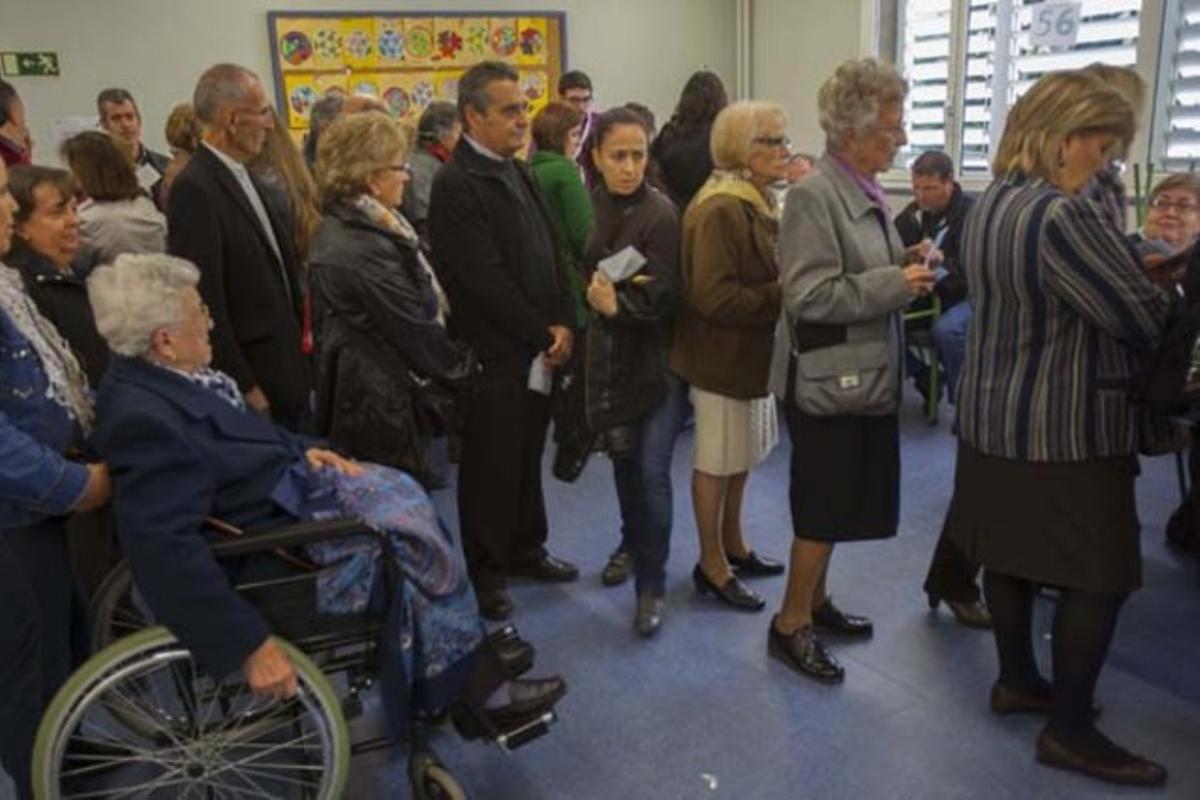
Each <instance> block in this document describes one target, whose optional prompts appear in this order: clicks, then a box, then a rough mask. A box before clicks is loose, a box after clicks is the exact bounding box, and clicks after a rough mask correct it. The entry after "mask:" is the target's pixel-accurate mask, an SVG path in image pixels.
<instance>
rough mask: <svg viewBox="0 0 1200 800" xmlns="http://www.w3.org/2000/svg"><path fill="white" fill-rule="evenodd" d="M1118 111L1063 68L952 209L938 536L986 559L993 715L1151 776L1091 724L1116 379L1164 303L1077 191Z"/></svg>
mask: <svg viewBox="0 0 1200 800" xmlns="http://www.w3.org/2000/svg"><path fill="white" fill-rule="evenodd" d="M1134 130H1135V124H1134V112H1133V109H1132V108H1131V107H1130V105H1129V103H1128V102H1127V101H1126V100H1125V99H1124V98H1123V97H1122V96H1121V95H1120V94H1119V93H1117V92H1116V91H1114V90H1113V89H1112V88H1110V87H1109V86H1107V85H1105V84H1104V83H1103V82H1101V81H1099V80H1098V79H1096V78H1095V77H1093V76H1090V75H1086V74H1083V73H1079V72H1064V73H1052V74H1049V75H1046V76H1044V77H1043V78H1041V79H1040V80H1039V81H1038V82H1037V83H1036V84H1035V85H1034V86H1033V87H1032V88H1031V89H1030V90H1029V91H1028V92H1027V93H1026V94H1025V95H1024V96H1023V97H1022V98H1021V99H1020V100H1019V101H1018V102H1017V103H1016V104H1015V105H1014V106H1013V108H1012V111H1011V112H1010V114H1009V117H1008V121H1007V124H1006V126H1005V130H1004V136H1003V138H1002V140H1001V142H1000V145H999V148H998V151H997V153H996V156H995V161H994V163H993V165H992V167H993V172H994V173H995V176H996V179H995V181H994V182H993V183H992V185H991V186H990V187H988V189H987V190H986V191H985V192H984V193H983V194H982V195H981V196H980V198H979V200H978V202H977V203H976V205H975V207H974V209H973V210H972V211H971V213H970V215H969V216H968V217H967V219H966V223H965V231H964V243H963V251H962V261H963V265H964V269H965V271H966V275H967V285H968V286H970V287H971V299H972V301H973V303H974V308H975V319H974V321H973V323H972V326H971V331H970V334H969V338H968V343H967V353H966V363H965V365H964V369H963V375H962V384H961V389H960V395H959V401H958V415H959V416H958V429H959V450H958V465H957V473H956V476H955V487H954V500H953V503H952V504H951V509H950V513H949V517H948V522H947V525H948V531H949V534H950V536H951V537H952V538H953V539H954V540H955V541H956V542H957V543H958V544H959V545H960V546H961V547H962V548H963V549H964V551H965V552H966V553H967V554H969V555H970V556H972V557H973V558H974V559H976V560H978V561H979V562H980V563H982V564H983V565H984V567H985V569H986V572H985V575H984V592H985V594H986V597H987V602H988V606H989V608H990V610H991V612H992V618H993V621H994V624H995V636H996V646H997V650H998V652H999V658H1000V677H999V680H998V681H997V682H996V684H995V685H994V686H993V688H992V694H991V707H992V710H993V711H995V712H997V713H1006V712H1043V713H1045V712H1048V713H1049V714H1050V721H1049V724H1048V725H1047V726H1046V727H1045V729H1044V730H1043V731H1042V733H1041V736H1040V737H1039V739H1038V743H1037V756H1038V760H1039V761H1042V762H1043V763H1047V764H1050V765H1053V766H1057V767H1061V768H1065V769H1072V770H1076V771H1079V772H1083V773H1086V774H1089V775H1092V776H1094V777H1098V778H1101V779H1103V780H1110V781H1116V782H1121V783H1136V784H1160V783H1162V782H1163V781H1165V779H1166V770H1165V769H1164V768H1163V767H1162V766H1160V765H1158V764H1155V763H1153V762H1151V761H1148V760H1145V759H1143V758H1140V757H1138V756H1134V755H1132V754H1131V753H1129V752H1127V751H1125V750H1123V749H1122V748H1120V747H1118V746H1117V745H1116V744H1114V743H1113V742H1111V741H1110V740H1108V739H1107V738H1106V737H1105V736H1104V735H1103V734H1101V733H1100V732H1099V731H1098V730H1097V729H1096V728H1095V726H1094V724H1093V720H1094V711H1093V708H1092V694H1093V691H1094V688H1095V685H1096V679H1097V677H1098V676H1099V674H1100V670H1101V668H1102V667H1103V665H1104V660H1105V657H1106V655H1107V653H1108V648H1109V644H1110V643H1111V641H1112V634H1113V630H1114V628H1115V626H1116V622H1117V615H1118V613H1119V612H1120V609H1121V606H1122V603H1123V602H1124V600H1125V598H1126V597H1127V596H1128V595H1129V593H1130V592H1132V591H1133V590H1134V589H1136V588H1138V586H1139V585H1140V583H1141V555H1140V549H1139V539H1138V535H1139V526H1138V519H1137V509H1136V507H1135V501H1134V489H1133V483H1134V477H1135V475H1136V474H1137V469H1138V467H1137V460H1136V453H1137V447H1138V440H1137V431H1138V425H1137V415H1138V409H1137V407H1136V406H1135V405H1134V404H1133V403H1132V402H1131V399H1130V388H1131V383H1132V381H1133V378H1134V376H1135V375H1137V373H1138V371H1139V368H1140V366H1141V364H1142V361H1143V359H1144V357H1145V356H1146V354H1147V353H1149V352H1150V351H1151V350H1152V348H1153V347H1154V345H1155V343H1156V341H1157V339H1158V338H1159V336H1160V333H1161V330H1162V328H1163V325H1164V323H1165V320H1166V317H1167V312H1168V306H1169V299H1168V297H1167V295H1166V294H1165V293H1163V292H1162V291H1160V290H1159V289H1158V288H1157V287H1155V286H1154V285H1153V284H1152V283H1151V282H1150V280H1149V279H1148V278H1147V277H1146V275H1145V274H1144V270H1143V266H1142V264H1141V262H1140V260H1139V258H1138V256H1137V254H1136V253H1135V252H1134V251H1133V250H1132V249H1131V248H1130V247H1129V246H1128V245H1127V244H1126V242H1125V241H1124V238H1123V237H1122V236H1121V233H1120V231H1118V230H1117V229H1116V228H1115V227H1114V225H1113V222H1112V221H1111V220H1110V219H1109V217H1108V216H1106V215H1105V213H1104V212H1103V210H1102V209H1101V208H1100V207H1099V206H1098V205H1096V204H1095V203H1094V202H1092V201H1091V200H1088V199H1087V198H1085V197H1083V196H1081V195H1080V194H1079V192H1080V189H1082V188H1083V187H1084V185H1085V184H1087V183H1088V182H1089V181H1090V180H1091V178H1092V176H1093V175H1094V174H1095V172H1096V171H1097V170H1098V169H1100V168H1101V167H1103V166H1104V165H1105V164H1106V163H1108V159H1109V158H1110V157H1112V156H1113V155H1114V154H1119V153H1121V152H1122V151H1124V149H1125V148H1126V147H1127V146H1128V144H1129V141H1130V140H1131V139H1132V138H1133V134H1134ZM1039 585H1046V586H1054V587H1057V588H1058V589H1059V590H1060V594H1059V600H1058V608H1057V611H1056V612H1055V618H1054V640H1053V663H1054V674H1053V682H1049V681H1047V680H1046V679H1044V678H1043V677H1042V676H1041V675H1040V674H1039V673H1038V668H1037V664H1036V661H1035V659H1034V653H1033V644H1032V636H1031V622H1032V610H1033V597H1034V590H1035V588H1036V587H1037V586H1039Z"/></svg>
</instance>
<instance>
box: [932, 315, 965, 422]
mask: <svg viewBox="0 0 1200 800" xmlns="http://www.w3.org/2000/svg"><path fill="white" fill-rule="evenodd" d="M972 316H973V312H972V311H971V304H970V303H969V302H967V301H966V300H963V301H961V302H958V303H955V304H954V305H952V306H950V308H948V309H946V310H945V311H943V312H942V315H941V316H940V317H938V319H937V322H935V323H934V324H933V343H934V346H936V347H937V350H938V357H939V358H940V359H941V362H942V366H943V367H945V369H946V396H947V397H949V398H950V402H951V403H953V402H954V400H955V397H957V395H956V393H955V390H956V389H957V388H958V376H959V373H961V372H962V365H963V357H964V356H965V355H966V352H967V329H968V328H969V327H970V326H971V317H972Z"/></svg>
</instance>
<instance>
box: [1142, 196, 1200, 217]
mask: <svg viewBox="0 0 1200 800" xmlns="http://www.w3.org/2000/svg"><path fill="white" fill-rule="evenodd" d="M1150 207H1151V208H1155V209H1158V210H1159V211H1169V210H1171V209H1174V210H1176V211H1178V212H1179V213H1180V214H1188V213H1191V212H1193V211H1197V210H1200V206H1198V205H1196V204H1195V203H1189V202H1187V201H1186V200H1181V201H1179V202H1176V201H1174V200H1171V199H1170V198H1168V197H1156V198H1154V199H1153V200H1151V201H1150Z"/></svg>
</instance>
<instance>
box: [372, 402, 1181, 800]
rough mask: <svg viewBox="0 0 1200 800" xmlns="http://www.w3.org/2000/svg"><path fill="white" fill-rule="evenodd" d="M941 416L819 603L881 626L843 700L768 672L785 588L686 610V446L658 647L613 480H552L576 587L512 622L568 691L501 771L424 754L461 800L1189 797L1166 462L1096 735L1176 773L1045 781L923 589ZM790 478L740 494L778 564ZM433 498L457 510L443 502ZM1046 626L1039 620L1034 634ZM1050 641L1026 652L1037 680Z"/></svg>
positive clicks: (380, 768) (908, 446) (379, 757)
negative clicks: (881, 515) (627, 562)
mask: <svg viewBox="0 0 1200 800" xmlns="http://www.w3.org/2000/svg"><path fill="white" fill-rule="evenodd" d="M950 413H952V412H949V411H946V410H945V408H944V409H943V420H942V422H941V423H940V424H939V425H938V426H937V427H933V428H931V427H929V426H928V425H926V423H925V422H924V420H923V419H921V417H920V416H919V413H918V407H917V400H916V398H915V397H914V398H911V399H910V401H909V403H908V405H907V406H906V408H905V409H904V414H903V417H902V438H903V489H902V491H903V494H902V498H903V505H902V516H901V526H900V533H899V536H897V537H896V538H895V539H893V540H890V541H886V542H874V543H863V544H851V545H846V546H844V547H841V548H839V549H838V550H837V551H836V552H835V555H834V561H833V565H832V571H831V576H830V587H831V591H832V592H833V594H834V595H835V597H836V599H837V601H838V603H839V604H840V605H841V606H843V607H844V608H845V609H847V610H851V611H854V612H858V613H864V614H868V615H870V616H871V617H872V618H873V619H874V621H875V630H876V633H875V636H874V638H873V639H871V640H870V641H867V642H862V643H854V644H844V645H835V647H836V654H837V655H838V657H839V658H840V659H841V660H842V661H843V663H844V664H845V666H846V672H847V676H846V682H845V684H844V685H841V686H835V687H826V686H822V685H818V684H816V683H813V682H811V681H808V680H805V679H803V678H801V677H798V676H797V675H796V674H794V673H793V672H791V671H789V670H788V669H787V668H785V667H784V666H783V665H782V664H780V663H778V662H776V661H774V660H770V659H768V658H767V655H766V632H767V624H768V621H769V618H770V610H771V609H772V608H773V607H776V606H778V603H779V601H780V598H781V597H782V595H783V589H784V579H783V578H767V579H759V580H757V581H755V583H754V588H756V589H757V590H759V591H761V592H762V593H763V594H764V595H765V596H766V598H767V600H768V608H767V610H766V611H764V612H762V613H759V614H743V613H737V612H734V611H729V610H725V609H724V608H722V607H718V606H717V605H716V603H715V601H713V600H712V599H711V598H700V597H698V596H697V595H696V593H695V591H694V590H693V588H692V584H691V580H690V576H689V573H690V571H691V568H692V565H693V564H694V563H695V561H696V556H697V552H698V546H697V542H696V533H695V523H694V521H693V518H692V512H691V502H690V493H689V476H690V464H691V462H690V459H691V449H692V441H691V434H690V433H688V434H685V436H684V437H682V438H681V439H680V442H679V445H678V451H677V453H676V458H675V479H676V485H675V530H674V534H673V537H672V543H671V544H672V552H671V560H670V565H669V569H670V574H669V578H668V598H667V601H668V604H669V607H668V612H669V616H668V618H667V620H666V624H665V626H664V628H663V630H662V631H661V633H660V635H659V636H658V638H656V639H653V640H650V641H642V640H639V639H637V638H635V636H634V635H633V632H632V630H631V627H630V624H631V620H632V614H633V599H634V598H633V589H632V586H631V585H625V586H622V587H619V588H604V587H602V586H601V584H600V579H599V573H600V570H601V568H602V567H603V565H604V562H605V560H606V557H607V555H608V553H609V551H610V550H611V549H612V547H613V546H614V545H615V543H616V541H617V531H618V526H619V516H618V512H617V505H616V500H615V495H614V491H613V486H612V472H611V467H610V465H609V463H608V462H607V461H605V460H603V459H599V458H597V459H594V460H593V461H592V462H591V463H590V464H589V465H588V468H587V470H586V472H585V473H584V475H583V477H582V478H581V479H580V480H579V481H578V482H577V483H576V484H573V485H565V484H562V483H559V482H558V481H555V480H553V479H548V480H547V484H546V486H547V505H548V509H549V515H550V522H551V539H550V546H551V549H552V550H553V552H554V553H555V554H556V555H560V556H562V557H565V558H568V559H571V560H572V561H575V562H576V563H578V564H579V566H580V569H581V572H582V577H581V579H580V580H579V581H578V582H576V583H573V584H566V585H553V586H545V585H534V584H529V583H525V584H515V585H514V586H513V589H512V595H513V600H514V602H515V604H516V607H517V611H516V615H515V618H514V621H515V623H516V624H517V626H518V627H519V629H520V630H521V632H522V633H523V634H524V635H525V636H527V637H528V638H529V639H530V640H531V641H533V642H534V643H535V644H536V645H537V648H538V653H539V657H538V663H537V669H536V670H535V672H539V673H550V672H557V673H561V674H562V675H564V676H565V677H566V678H567V680H568V682H569V684H570V694H569V695H568V696H567V698H566V699H565V700H564V701H563V702H562V704H561V705H560V712H561V714H560V716H561V719H560V722H559V723H558V724H557V726H555V728H554V729H553V731H552V732H551V734H550V735H549V736H547V737H545V738H543V739H541V740H539V741H536V742H534V743H532V744H530V745H528V746H527V747H526V748H524V749H521V750H519V751H517V752H516V753H514V754H512V755H505V754H504V753H502V752H500V751H499V750H497V749H496V748H492V747H487V746H484V745H481V744H479V743H463V742H461V741H460V740H458V739H457V738H456V737H455V736H454V735H453V734H452V733H449V732H448V731H447V732H443V733H442V735H440V736H439V737H437V738H435V749H436V750H437V751H438V753H439V755H440V756H441V757H442V758H443V760H444V761H445V762H446V764H447V766H448V767H449V768H450V769H451V770H452V771H453V773H454V774H455V775H456V776H457V777H458V778H459V780H460V781H461V782H462V783H463V785H464V786H465V788H466V789H467V792H468V794H469V796H471V797H473V798H483V799H484V800H535V799H537V798H544V799H546V800H550V799H551V798H553V800H650V799H651V798H653V799H654V800H667V799H668V798H670V799H672V800H674V799H676V798H677V799H678V800H685V799H686V800H692V799H693V798H694V799H695V800H705V799H709V800H717V798H723V799H725V798H727V799H729V800H733V799H735V798H736V799H737V800H775V798H779V799H780V800H783V798H804V799H805V800H808V799H810V798H811V799H814V800H815V799H816V798H852V799H854V800H868V799H869V798H921V799H922V800H926V799H927V800H933V798H1080V799H1081V800H1082V798H1088V799H1089V800H1090V799H1091V798H1099V797H1134V796H1139V797H1140V796H1145V797H1171V798H1200V578H1198V570H1197V567H1196V565H1195V563H1194V562H1191V561H1187V560H1186V559H1184V558H1182V557H1180V556H1178V555H1177V554H1176V553H1175V552H1174V551H1170V550H1168V549H1167V548H1166V546H1165V545H1164V541H1163V529H1164V526H1165V524H1166V521H1167V517H1168V516H1169V515H1170V512H1171V510H1172V509H1173V508H1174V507H1175V505H1176V504H1177V502H1178V489H1177V486H1176V480H1175V473H1174V465H1173V462H1172V460H1171V458H1170V457H1164V458H1156V459H1147V460H1144V461H1143V467H1144V474H1143V477H1142V478H1141V480H1140V482H1139V487H1138V494H1139V501H1140V510H1141V517H1142V522H1143V544H1144V553H1145V586H1144V588H1143V589H1142V590H1141V591H1140V592H1138V593H1137V594H1135V595H1134V596H1133V598H1132V599H1131V600H1130V602H1129V604H1128V605H1127V607H1126V610H1125V612H1124V614H1123V616H1122V618H1121V622H1120V627H1119V629H1118V633H1117V639H1116V642H1115V645H1114V649H1113V653H1112V655H1111V657H1110V660H1109V663H1108V666H1107V668H1106V669H1105V671H1104V673H1103V675H1102V677H1101V681H1100V687H1099V700H1100V701H1101V703H1102V704H1103V706H1104V709H1105V711H1104V716H1103V718H1102V724H1101V727H1102V729H1103V730H1105V731H1107V732H1108V733H1109V734H1110V735H1111V736H1112V737H1113V738H1114V739H1116V740H1117V741H1119V742H1121V743H1123V744H1125V745H1126V746H1128V747H1130V748H1131V749H1134V750H1136V751H1140V752H1143V753H1145V754H1147V755H1149V756H1151V757H1154V758H1156V759H1158V760H1160V761H1162V762H1164V763H1165V764H1166V765H1167V766H1168V767H1169V769H1170V771H1171V777H1170V782H1169V784H1168V787H1167V788H1166V789H1165V790H1159V791H1139V790H1129V789H1121V788H1114V787H1110V786H1108V785H1105V784H1100V783H1096V782H1094V781H1091V780H1089V779H1086V778H1083V777H1079V776H1076V775H1072V774H1067V773H1062V772H1058V771H1055V770H1051V769H1048V768H1045V767H1041V766H1040V765H1038V764H1037V763H1036V762H1035V761H1034V757H1033V747H1034V740H1035V737H1036V736H1037V733H1038V731H1039V730H1040V727H1041V722H1040V721H1039V720H1038V719H1036V718H1033V719H1031V718H997V717H995V716H994V715H992V714H991V713H990V712H989V711H988V710H987V708H986V701H987V692H988V689H989V687H990V686H991V684H992V681H993V680H994V678H995V674H996V665H995V651H994V646H993V642H992V639H991V636H990V634H988V633H986V632H979V631H974V630H970V629H966V628H963V627H960V626H958V625H956V624H955V623H954V622H953V621H952V618H951V617H950V615H949V613H948V612H947V611H945V610H944V609H943V610H942V611H941V612H940V613H930V612H929V611H928V610H927V606H926V604H925V598H924V595H923V594H922V592H921V583H922V581H923V580H924V576H925V570H926V568H927V566H928V562H929V557H930V554H931V552H932V550H933V545H934V543H935V541H936V538H937V534H938V532H939V531H940V528H941V523H942V515H943V513H944V511H945V509H946V506H947V504H948V502H949V499H950V490H951V485H952V479H953V470H954V447H955V443H954V440H953V438H952V437H951V435H950V433H949V429H950V425H949V420H948V419H947V417H949V415H950ZM787 466H788V444H787V442H786V440H785V442H784V443H783V444H781V446H780V447H779V448H778V449H777V450H776V451H775V452H774V453H773V454H772V455H771V457H770V459H769V460H768V461H767V462H766V463H765V464H764V465H763V466H762V467H761V468H760V469H758V470H757V471H756V472H755V473H754V474H753V475H752V477H751V479H750V484H749V488H748V491H747V502H746V510H745V516H744V525H745V530H746V535H747V538H748V540H749V542H750V544H751V545H752V546H753V547H755V548H758V549H759V550H760V551H761V552H764V553H767V554H770V555H773V556H776V557H784V556H786V553H787V548H788V546H789V543H790V519H789V514H788V504H787ZM443 494H447V493H443ZM439 502H440V503H442V504H443V506H452V505H453V498H452V493H449V494H448V496H445V497H441V498H439ZM1048 610H1049V609H1048V608H1040V609H1039V616H1038V622H1037V625H1038V630H1039V631H1042V632H1044V633H1048V631H1049V618H1048V616H1047V611H1048ZM1048 644H1049V642H1048V640H1044V641H1042V642H1040V644H1039V655H1040V656H1042V657H1043V663H1044V664H1046V674H1049V670H1048V662H1047V661H1046V660H1045V659H1046V658H1047V657H1048V652H1049V647H1048ZM356 765H357V768H356V770H355V775H356V781H355V784H354V786H353V795H352V796H353V797H355V798H376V797H380V798H382V797H407V796H408V795H407V791H408V790H407V786H406V784H405V781H404V772H403V766H402V765H403V760H402V754H401V753H400V752H399V751H391V752H382V753H375V754H369V755H366V756H363V757H361V758H360V759H359V761H357V762H356Z"/></svg>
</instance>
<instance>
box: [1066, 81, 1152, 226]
mask: <svg viewBox="0 0 1200 800" xmlns="http://www.w3.org/2000/svg"><path fill="white" fill-rule="evenodd" d="M1080 72H1082V73H1083V74H1085V75H1090V76H1091V77H1093V78H1099V79H1100V81H1101V82H1103V83H1105V84H1107V85H1108V86H1109V87H1111V88H1113V89H1116V90H1117V91H1118V92H1119V93H1120V94H1121V96H1122V97H1124V98H1125V101H1126V102H1127V103H1129V107H1130V108H1131V109H1132V110H1133V129H1134V130H1135V131H1136V130H1138V128H1139V127H1140V125H1141V116H1142V109H1143V108H1144V107H1145V105H1146V82H1145V81H1144V80H1142V76H1141V75H1139V74H1137V71H1136V70H1134V69H1133V68H1132V67H1114V66H1112V65H1111V64H1101V63H1099V62H1096V63H1093V64H1088V65H1087V66H1086V67H1084V68H1083V69H1081V70H1080ZM1128 147H1129V142H1126V143H1125V144H1124V145H1122V146H1121V147H1120V148H1119V151H1118V152H1114V153H1112V154H1111V157H1110V158H1109V159H1108V163H1107V164H1105V166H1104V167H1103V169H1101V170H1099V171H1098V172H1097V173H1096V175H1095V177H1093V178H1092V180H1091V182H1090V183H1089V184H1088V185H1087V187H1085V188H1084V190H1083V196H1084V197H1087V198H1089V199H1091V200H1094V201H1095V202H1097V203H1099V204H1100V205H1101V207H1102V208H1103V209H1104V212H1105V213H1106V214H1108V216H1109V217H1110V218H1111V219H1112V221H1113V223H1114V224H1115V225H1116V226H1117V230H1119V231H1121V232H1124V231H1125V228H1126V226H1127V225H1128V222H1129V220H1128V216H1129V215H1128V210H1129V198H1128V195H1127V193H1126V191H1125V183H1124V181H1122V180H1121V172H1122V165H1121V163H1120V162H1121V160H1122V159H1124V158H1125V156H1126V153H1125V151H1126V150H1127V149H1128Z"/></svg>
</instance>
